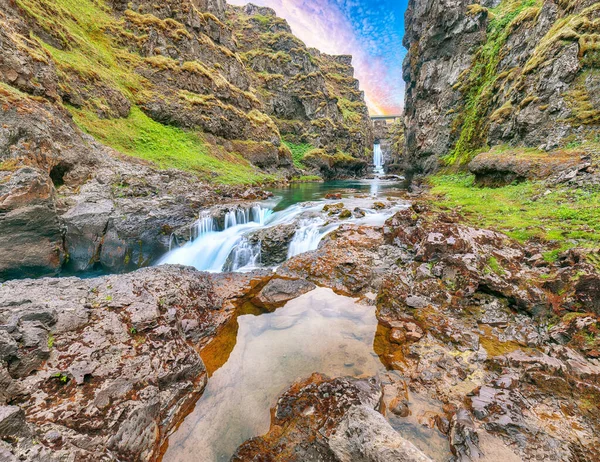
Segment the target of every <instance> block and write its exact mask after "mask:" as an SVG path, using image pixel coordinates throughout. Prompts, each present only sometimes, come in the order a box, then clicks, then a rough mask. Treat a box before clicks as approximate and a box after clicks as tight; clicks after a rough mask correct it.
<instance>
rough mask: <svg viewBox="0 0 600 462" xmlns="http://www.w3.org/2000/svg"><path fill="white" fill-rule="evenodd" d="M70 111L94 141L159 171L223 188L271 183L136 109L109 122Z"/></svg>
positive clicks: (189, 134)
mask: <svg viewBox="0 0 600 462" xmlns="http://www.w3.org/2000/svg"><path fill="white" fill-rule="evenodd" d="M70 110H71V113H72V114H73V118H74V120H75V122H76V123H77V124H78V125H79V126H80V127H81V128H82V129H83V130H85V131H86V132H87V133H89V134H90V135H92V136H93V137H94V138H96V139H98V140H100V141H101V142H103V143H104V144H106V145H108V146H110V147H112V148H113V149H116V150H117V151H120V152H122V153H124V154H127V155H130V156H132V157H137V158H140V159H144V160H147V161H150V162H152V163H153V164H155V165H156V166H157V167H159V168H162V169H168V168H177V169H181V170H187V171H192V172H195V173H197V174H198V175H199V176H200V177H202V178H203V179H206V180H210V181H214V182H217V183H222V184H252V183H259V182H263V181H267V180H270V179H272V178H271V177H270V176H269V175H265V174H262V173H260V172H258V171H257V170H256V169H255V168H254V167H252V165H250V164H249V163H248V162H247V161H246V160H245V159H243V158H242V157H241V156H239V155H235V154H229V153H220V156H217V155H216V154H211V153H210V152H209V151H208V147H207V145H206V144H205V143H204V142H203V140H202V138H201V137H200V136H199V135H198V134H196V133H193V132H188V131H184V130H181V129H179V128H176V127H172V126H168V125H162V124H160V123H158V122H155V121H154V120H152V119H151V118H150V117H148V116H147V115H146V114H144V113H143V112H142V111H141V110H140V109H139V108H138V107H136V106H133V107H132V109H131V113H130V115H129V117H127V118H124V119H108V120H106V119H100V118H98V117H97V116H96V114H95V113H94V112H92V111H89V110H86V109H75V108H70Z"/></svg>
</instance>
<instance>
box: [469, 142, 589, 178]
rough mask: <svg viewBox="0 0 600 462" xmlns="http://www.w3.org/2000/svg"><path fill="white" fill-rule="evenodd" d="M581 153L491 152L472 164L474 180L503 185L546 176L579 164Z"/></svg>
mask: <svg viewBox="0 0 600 462" xmlns="http://www.w3.org/2000/svg"><path fill="white" fill-rule="evenodd" d="M581 157H582V153H578V152H574V153H573V152H566V151H557V152H553V153H547V152H543V151H535V150H533V151H532V150H527V151H522V150H510V151H497V152H495V151H490V152H485V153H482V154H479V155H477V156H476V157H475V158H474V159H473V160H472V161H471V163H470V164H469V170H470V171H471V173H473V174H475V181H476V182H477V183H478V184H480V185H482V186H504V185H507V184H510V183H512V182H514V181H524V180H533V179H538V180H539V179H544V178H548V177H549V176H551V175H555V174H558V173H560V172H563V171H565V170H568V169H570V168H572V167H574V166H576V165H577V164H578V163H579V162H581Z"/></svg>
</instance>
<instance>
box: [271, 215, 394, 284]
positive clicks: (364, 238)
mask: <svg viewBox="0 0 600 462" xmlns="http://www.w3.org/2000/svg"><path fill="white" fill-rule="evenodd" d="M383 244H384V240H383V235H382V233H381V231H380V230H378V229H375V228H372V227H368V226H358V227H357V226H352V225H342V226H341V227H340V228H339V229H338V230H336V231H334V232H332V233H330V234H329V235H328V236H327V237H325V239H324V240H323V241H322V242H321V244H320V245H319V249H317V250H315V251H312V252H306V253H304V254H301V255H298V256H296V257H294V258H291V259H290V260H288V261H286V262H285V263H284V264H283V265H281V266H280V267H279V269H278V270H277V273H278V274H280V275H281V276H282V277H296V278H303V279H307V280H309V281H312V282H314V283H315V284H318V285H324V286H327V287H331V288H333V289H335V290H337V291H340V292H342V293H346V294H356V293H359V292H363V291H367V290H368V288H369V287H370V286H371V285H372V284H377V281H378V280H379V278H380V277H382V276H383V273H384V271H385V268H386V267H389V266H390V265H391V262H392V261H393V259H394V258H395V254H394V253H393V251H392V250H391V249H389V247H386V246H384V245H383ZM388 251H389V252H388ZM374 262H376V263H374Z"/></svg>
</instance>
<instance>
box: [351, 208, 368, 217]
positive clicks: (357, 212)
mask: <svg viewBox="0 0 600 462" xmlns="http://www.w3.org/2000/svg"><path fill="white" fill-rule="evenodd" d="M352 215H353V216H354V218H363V217H364V216H365V211H364V210H362V209H361V208H360V207H356V208H355V209H354V210H353V211H352Z"/></svg>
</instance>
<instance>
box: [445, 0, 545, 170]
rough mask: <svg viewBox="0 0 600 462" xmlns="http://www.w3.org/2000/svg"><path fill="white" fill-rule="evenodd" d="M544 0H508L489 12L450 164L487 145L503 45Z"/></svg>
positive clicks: (465, 160) (465, 159)
mask: <svg viewBox="0 0 600 462" xmlns="http://www.w3.org/2000/svg"><path fill="white" fill-rule="evenodd" d="M539 3H540V0H525V1H523V0H504V1H503V2H501V3H500V5H499V6H498V7H496V8H492V9H490V10H489V11H490V12H491V13H492V14H491V16H490V17H491V19H490V21H489V24H488V30H487V40H486V42H485V43H484V44H483V45H482V47H481V48H480V49H479V51H478V52H477V54H476V56H475V60H474V62H473V65H472V66H471V69H470V71H469V75H468V78H467V81H466V84H465V85H464V87H463V88H462V89H461V90H462V92H463V95H464V99H465V104H464V108H463V110H462V112H461V114H460V117H459V118H458V119H457V120H456V127H457V129H458V134H459V135H458V140H457V142H456V144H455V146H454V149H453V150H452V151H451V152H450V154H449V155H448V156H447V157H446V158H445V159H444V160H445V162H446V163H447V164H448V165H463V164H466V163H468V162H469V161H470V160H471V159H472V158H473V157H474V155H475V153H476V152H477V150H478V149H481V148H482V147H483V146H484V144H485V136H486V130H485V123H486V115H487V113H488V111H489V106H490V103H491V98H492V96H493V94H494V84H495V83H496V81H497V79H498V65H499V63H500V60H501V58H502V47H503V46H504V44H505V43H506V40H507V38H508V36H509V35H510V33H511V31H512V30H513V27H515V25H516V24H517V23H518V22H519V21H522V20H523V18H522V16H521V13H523V12H524V11H525V10H526V9H527V8H537V7H538V6H539Z"/></svg>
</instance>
